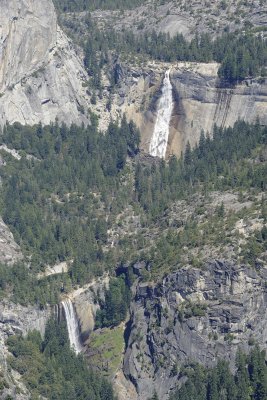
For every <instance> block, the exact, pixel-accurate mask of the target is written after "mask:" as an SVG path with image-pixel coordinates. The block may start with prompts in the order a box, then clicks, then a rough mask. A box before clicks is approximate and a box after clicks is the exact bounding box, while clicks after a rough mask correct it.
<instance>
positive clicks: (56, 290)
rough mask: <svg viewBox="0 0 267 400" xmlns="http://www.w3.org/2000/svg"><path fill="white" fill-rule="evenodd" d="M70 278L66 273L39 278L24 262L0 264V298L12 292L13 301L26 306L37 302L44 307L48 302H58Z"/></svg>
mask: <svg viewBox="0 0 267 400" xmlns="http://www.w3.org/2000/svg"><path fill="white" fill-rule="evenodd" d="M68 281H69V283H70V280H69V278H68V277H67V276H66V275H62V276H61V275H58V276H55V277H47V278H44V279H40V280H38V279H37V278H36V276H35V275H34V274H33V273H32V272H31V271H30V270H29V269H28V268H26V267H25V265H23V264H17V265H14V266H12V267H11V266H6V265H0V299H2V298H4V297H5V296H6V294H7V293H12V297H11V299H12V301H14V302H15V303H20V304H22V305H24V306H26V305H28V304H37V305H38V306H39V307H40V308H44V307H45V306H46V304H47V303H50V304H58V303H59V294H60V292H61V291H62V288H63V287H64V286H65V287H67V282H68Z"/></svg>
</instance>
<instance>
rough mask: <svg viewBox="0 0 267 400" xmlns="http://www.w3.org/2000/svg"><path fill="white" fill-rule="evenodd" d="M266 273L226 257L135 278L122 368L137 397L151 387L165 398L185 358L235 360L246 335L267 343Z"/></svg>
mask: <svg viewBox="0 0 267 400" xmlns="http://www.w3.org/2000/svg"><path fill="white" fill-rule="evenodd" d="M266 277H267V269H266V268H265V267H262V268H260V269H259V270H258V271H256V270H254V269H250V268H246V267H244V266H237V265H235V264H233V263H230V262H227V261H218V260H212V261H211V262H210V263H207V264H206V265H205V266H204V268H202V269H196V268H181V269H180V270H178V271H177V272H175V273H172V274H169V275H167V276H166V277H165V278H164V279H163V281H162V282H161V284H159V285H156V286H155V285H151V284H148V283H147V284H146V283H139V284H138V285H137V288H136V291H135V293H134V300H133V301H132V304H131V319H130V325H129V338H128V340H127V342H126V351H125V357H124V373H125V375H126V377H127V378H128V379H129V380H130V381H131V382H132V383H134V385H135V387H136V390H137V398H138V399H140V400H141V399H142V400H143V399H148V398H150V397H151V396H152V395H153V392H154V390H156V392H157V393H158V396H159V398H160V399H164V400H165V399H167V398H168V393H169V392H170V390H171V389H172V388H173V387H175V385H177V383H178V378H177V371H179V370H180V368H181V366H182V365H183V364H184V363H186V362H187V361H188V360H191V361H196V362H199V363H201V364H202V365H206V366H211V365H214V364H215V363H216V362H217V360H218V359H219V358H224V359H226V360H227V361H229V362H230V364H231V365H233V362H234V359H235V354H236V351H237V349H238V348H239V347H241V348H242V349H243V350H245V351H248V350H249V344H250V340H251V339H253V340H255V342H257V343H259V345H260V346H261V347H262V348H266V339H267V329H266V319H267V313H266V304H267V293H266V285H265V282H266Z"/></svg>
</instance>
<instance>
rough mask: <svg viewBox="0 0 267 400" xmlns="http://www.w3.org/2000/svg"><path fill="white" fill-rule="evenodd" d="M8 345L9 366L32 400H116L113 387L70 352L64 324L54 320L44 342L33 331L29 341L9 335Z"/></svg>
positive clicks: (80, 356)
mask: <svg viewBox="0 0 267 400" xmlns="http://www.w3.org/2000/svg"><path fill="white" fill-rule="evenodd" d="M7 344H8V349H9V351H10V353H11V354H12V356H11V357H10V358H9V365H10V366H11V367H12V368H13V369H14V370H16V371H18V372H19V373H20V374H21V375H22V377H23V380H24V382H25V383H26V385H27V387H28V389H29V390H30V392H31V394H32V397H31V399H39V398H41V397H42V398H47V399H51V400H62V399H65V400H75V399H77V400H78V399H79V400H85V399H90V400H112V399H115V397H114V394H113V390H112V386H111V384H110V383H108V382H107V381H106V380H105V379H104V378H102V377H101V376H99V374H96V373H94V372H92V371H91V370H89V369H88V366H87V364H86V361H85V360H84V359H83V356H82V355H79V356H76V355H75V353H74V352H73V350H71V349H70V345H69V339H68V332H67V328H66V325H65V323H64V322H61V323H59V324H58V323H57V322H55V321H54V319H51V320H50V321H49V322H48V324H47V326H46V332H45V337H44V339H43V340H42V338H41V335H40V333H39V332H37V331H33V332H30V333H29V334H28V336H27V337H26V338H23V337H22V336H10V337H9V338H8V340H7Z"/></svg>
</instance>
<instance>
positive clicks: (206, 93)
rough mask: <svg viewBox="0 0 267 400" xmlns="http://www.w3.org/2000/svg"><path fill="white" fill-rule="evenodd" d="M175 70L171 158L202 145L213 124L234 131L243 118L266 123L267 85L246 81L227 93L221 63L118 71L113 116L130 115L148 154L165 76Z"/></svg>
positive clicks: (172, 75) (122, 67)
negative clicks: (222, 83)
mask: <svg viewBox="0 0 267 400" xmlns="http://www.w3.org/2000/svg"><path fill="white" fill-rule="evenodd" d="M170 67H171V72H170V80H171V84H172V86H173V98H174V108H173V113H172V118H171V123H170V134H169V141H168V148H167V156H168V155H169V154H171V153H174V154H177V155H180V153H181V151H183V150H184V148H185V145H186V143H187V141H189V142H190V143H191V144H192V145H194V144H196V143H197V142H198V140H199V137H200V133H201V130H202V129H203V130H204V132H210V133H212V130H213V126H214V124H217V125H218V126H223V127H227V126H232V125H233V124H234V123H235V121H237V120H238V119H242V120H245V121H247V122H255V121H256V120H257V118H259V121H260V123H261V124H263V125H266V124H267V83H266V81H265V80H264V79H253V80H246V81H244V82H243V83H242V84H239V85H237V86H236V87H234V88H222V87H220V82H219V80H218V77H217V71H218V67H219V65H218V64H216V63H209V64H201V63H173V64H171V65H170V64H166V63H156V62H155V63H151V64H147V65H146V66H142V67H136V68H130V67H127V66H125V65H119V66H116V69H117V71H119V74H118V78H119V84H118V87H117V89H116V92H115V94H114V95H113V104H112V110H111V114H112V115H113V116H117V115H121V114H122V113H123V112H125V113H126V114H127V116H128V118H129V119H133V120H134V121H135V122H136V124H137V125H138V126H139V127H140V129H141V139H142V148H143V149H144V150H145V151H148V150H149V144H150V141H151V137H152V133H153V129H154V125H155V122H156V114H157V106H158V102H159V97H160V95H161V86H162V81H163V78H164V74H165V72H166V70H167V69H169V68H170Z"/></svg>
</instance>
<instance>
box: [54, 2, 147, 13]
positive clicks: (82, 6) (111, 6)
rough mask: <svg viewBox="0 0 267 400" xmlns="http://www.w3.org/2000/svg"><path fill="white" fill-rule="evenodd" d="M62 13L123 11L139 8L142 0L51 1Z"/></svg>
mask: <svg viewBox="0 0 267 400" xmlns="http://www.w3.org/2000/svg"><path fill="white" fill-rule="evenodd" d="M53 1H54V4H55V6H56V7H57V8H58V10H60V11H63V12H73V11H76V12H78V11H88V10H89V11H93V10H97V9H101V10H118V9H121V10H124V9H130V8H134V7H137V6H140V5H141V4H142V3H143V2H144V0H53Z"/></svg>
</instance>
